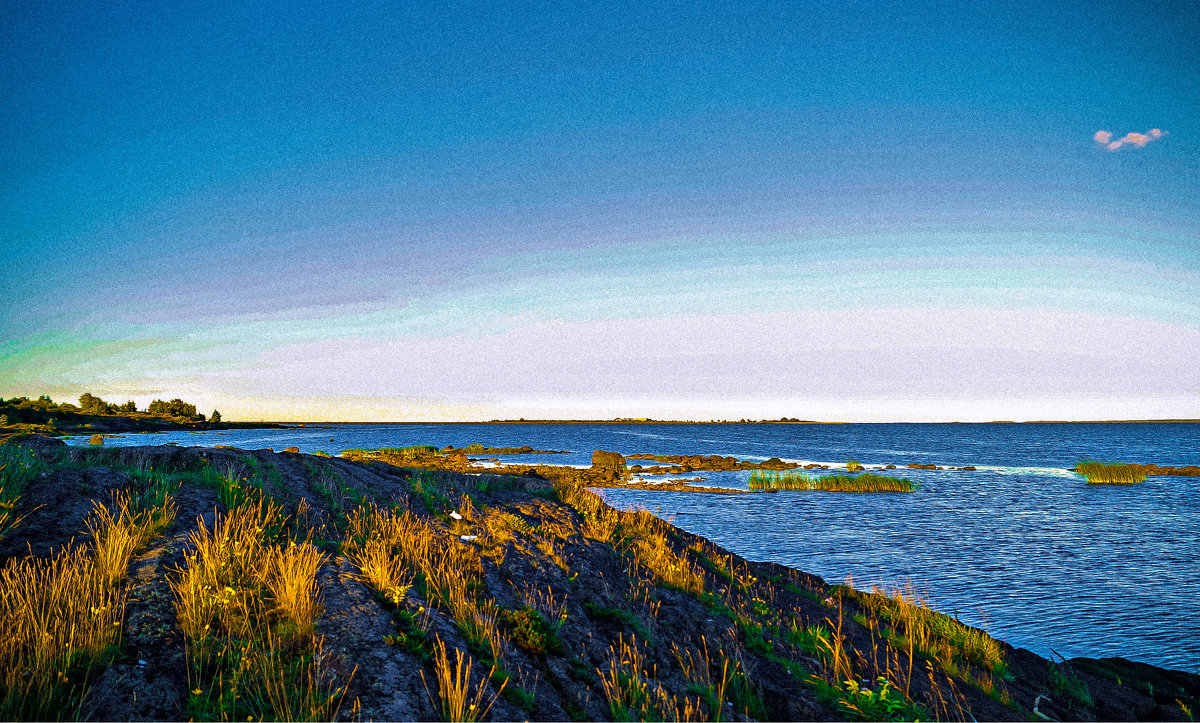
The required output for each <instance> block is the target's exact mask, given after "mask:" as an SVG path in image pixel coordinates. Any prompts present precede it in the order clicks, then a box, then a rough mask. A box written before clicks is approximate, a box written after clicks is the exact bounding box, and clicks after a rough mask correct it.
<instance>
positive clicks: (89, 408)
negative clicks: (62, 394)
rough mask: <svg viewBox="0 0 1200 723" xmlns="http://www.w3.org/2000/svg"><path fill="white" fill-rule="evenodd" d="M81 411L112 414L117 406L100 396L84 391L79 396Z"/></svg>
mask: <svg viewBox="0 0 1200 723" xmlns="http://www.w3.org/2000/svg"><path fill="white" fill-rule="evenodd" d="M79 411H81V412H83V413H84V414H112V413H113V412H114V411H116V406H115V405H113V404H109V403H108V402H106V401H104V400H103V399H101V398H100V397H97V396H95V395H93V394H90V393H88V392H84V393H83V395H82V396H80V397H79Z"/></svg>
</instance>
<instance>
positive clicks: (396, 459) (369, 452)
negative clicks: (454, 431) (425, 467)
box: [342, 444, 441, 466]
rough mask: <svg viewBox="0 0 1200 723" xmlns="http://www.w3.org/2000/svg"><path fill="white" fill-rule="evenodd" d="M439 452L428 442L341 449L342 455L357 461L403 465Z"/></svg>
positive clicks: (437, 454)
mask: <svg viewBox="0 0 1200 723" xmlns="http://www.w3.org/2000/svg"><path fill="white" fill-rule="evenodd" d="M440 454H441V453H440V452H439V451H438V448H437V447H434V446H432V445H428V444H417V445H413V446H411V447H383V448H380V449H347V450H343V451H342V457H344V458H346V459H349V460H354V461H358V462H374V461H379V462H387V463H388V464H394V465H397V466H404V463H406V462H414V461H417V460H420V459H426V458H429V457H437V456H439V455H440Z"/></svg>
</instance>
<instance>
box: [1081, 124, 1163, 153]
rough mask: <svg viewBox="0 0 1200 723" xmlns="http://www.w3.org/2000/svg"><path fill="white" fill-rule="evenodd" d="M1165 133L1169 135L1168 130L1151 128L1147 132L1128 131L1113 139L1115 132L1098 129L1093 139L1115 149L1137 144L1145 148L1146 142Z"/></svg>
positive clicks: (1111, 149)
mask: <svg viewBox="0 0 1200 723" xmlns="http://www.w3.org/2000/svg"><path fill="white" fill-rule="evenodd" d="M1165 135H1167V132H1166V131H1164V130H1159V129H1158V128H1151V129H1150V130H1148V131H1146V132H1145V133H1137V132H1133V133H1126V134H1125V135H1123V136H1121V137H1120V138H1118V139H1116V140H1113V134H1112V133H1111V132H1109V131H1096V134H1095V135H1093V136H1092V139H1093V140H1095V141H1096V143H1098V144H1100V145H1102V146H1104V147H1105V148H1106V149H1108V150H1110V151H1115V150H1119V149H1120V148H1122V147H1124V146H1137V147H1138V148H1145V147H1146V144H1147V143H1149V142H1150V141H1156V140H1158V139H1159V138H1162V137H1163V136H1165Z"/></svg>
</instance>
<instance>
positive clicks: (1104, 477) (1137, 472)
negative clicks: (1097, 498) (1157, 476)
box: [1075, 461, 1146, 485]
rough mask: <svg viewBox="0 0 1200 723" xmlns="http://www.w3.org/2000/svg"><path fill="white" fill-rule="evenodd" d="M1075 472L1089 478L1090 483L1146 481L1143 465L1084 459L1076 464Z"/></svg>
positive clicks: (1106, 483) (1137, 482)
mask: <svg viewBox="0 0 1200 723" xmlns="http://www.w3.org/2000/svg"><path fill="white" fill-rule="evenodd" d="M1075 472H1076V473H1077V474H1081V475H1083V476H1084V477H1086V478H1087V483H1088V484H1090V485H1101V484H1104V485H1133V484H1139V483H1141V482H1145V481H1146V471H1145V470H1144V469H1142V466H1141V465H1137V464H1122V463H1119V462H1118V463H1104V462H1091V461H1084V462H1080V463H1079V464H1077V465H1075Z"/></svg>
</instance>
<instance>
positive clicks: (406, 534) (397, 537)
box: [343, 505, 503, 661]
mask: <svg viewBox="0 0 1200 723" xmlns="http://www.w3.org/2000/svg"><path fill="white" fill-rule="evenodd" d="M346 536H347V539H346V541H345V543H344V545H343V550H345V552H346V555H347V557H348V558H349V559H350V560H351V561H352V562H354V563H355V564H357V565H358V566H359V571H360V575H361V576H362V579H363V580H364V581H365V582H367V584H368V585H370V586H371V587H373V588H374V589H375V590H376V591H378V592H379V593H380V594H382V595H384V596H385V597H387V598H388V599H389V600H392V598H393V597H395V598H396V600H397V601H396V602H395V604H396V605H399V604H400V602H399V601H401V600H403V597H401V596H397V595H396V594H395V593H396V588H395V585H396V584H397V582H396V581H397V580H407V579H409V578H407V577H405V575H406V574H407V575H412V576H413V577H416V576H417V575H420V576H421V579H423V581H424V588H425V590H424V592H425V596H426V598H427V599H428V600H429V602H430V603H431V604H435V605H438V606H439V607H441V608H443V609H444V610H446V611H447V612H449V613H450V615H451V617H453V618H454V621H455V622H456V623H457V624H458V626H459V628H460V629H461V630H462V631H463V634H464V635H466V636H467V639H468V640H470V641H471V642H472V643H474V644H476V645H480V646H482V647H485V648H487V649H488V650H490V651H491V652H492V656H493V658H492V659H493V660H497V661H498V660H499V659H500V657H501V654H502V650H503V640H502V636H501V632H500V629H499V627H498V625H497V616H498V612H497V609H496V605H495V603H494V602H493V601H491V600H486V599H485V600H483V601H479V600H477V599H476V596H475V594H474V592H473V588H474V587H476V586H477V585H478V584H479V582H480V580H481V579H482V575H483V568H482V563H481V560H480V554H479V551H478V550H476V549H475V548H474V547H473V546H470V545H466V544H463V543H461V542H459V541H458V540H457V539H455V538H453V537H450V536H448V535H447V534H446V533H445V532H441V531H439V530H437V529H435V528H434V527H433V526H432V525H431V523H429V522H427V521H425V520H423V519H421V518H419V517H417V516H416V515H413V514H412V513H411V512H408V511H405V512H401V513H399V514H396V513H392V512H389V511H387V510H380V509H379V508H378V507H376V506H374V505H371V506H368V507H360V508H358V509H356V510H354V511H353V512H352V513H351V514H350V516H349V523H348V525H347V528H346ZM383 558H390V560H389V561H388V562H386V568H385V569H383V570H382V572H379V571H377V572H369V571H368V570H367V569H365V568H363V566H362V563H363V561H370V560H380V559H383ZM382 564H383V563H380V564H377V565H375V567H376V568H379V567H380V566H381V565H382ZM389 586H390V587H389ZM389 595H391V597H389Z"/></svg>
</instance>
